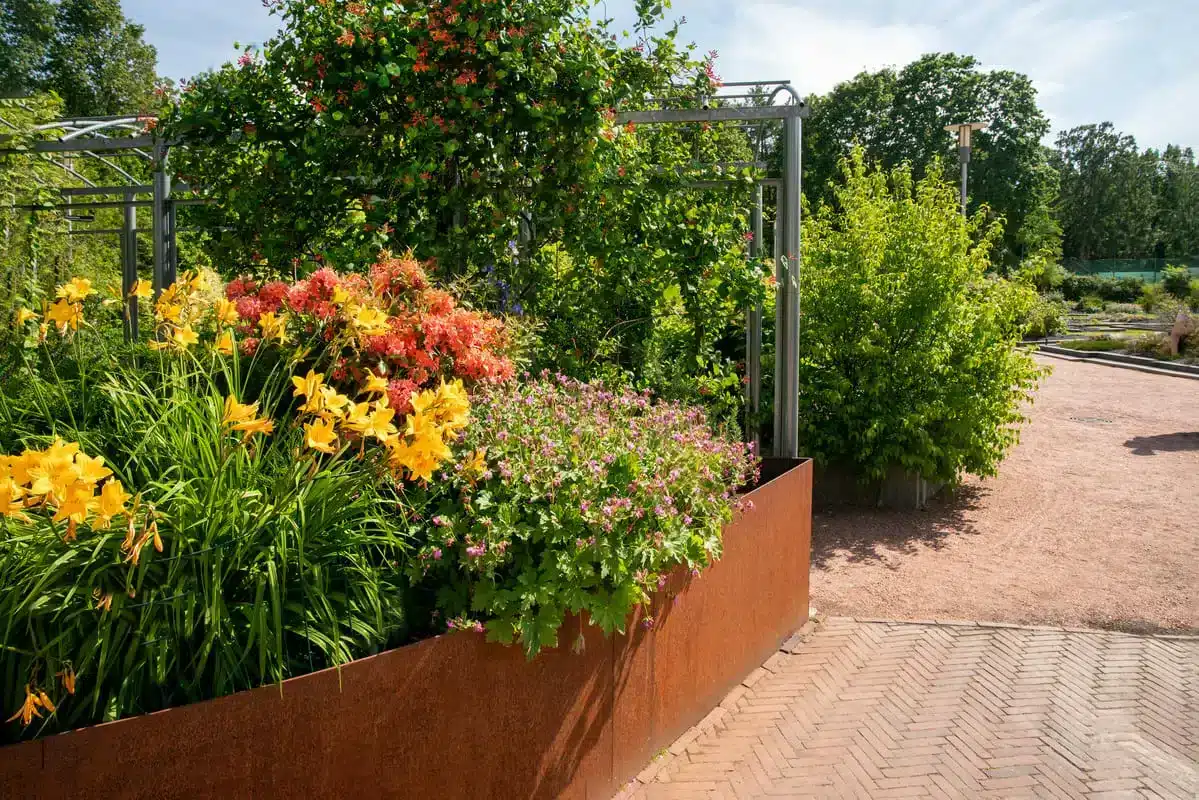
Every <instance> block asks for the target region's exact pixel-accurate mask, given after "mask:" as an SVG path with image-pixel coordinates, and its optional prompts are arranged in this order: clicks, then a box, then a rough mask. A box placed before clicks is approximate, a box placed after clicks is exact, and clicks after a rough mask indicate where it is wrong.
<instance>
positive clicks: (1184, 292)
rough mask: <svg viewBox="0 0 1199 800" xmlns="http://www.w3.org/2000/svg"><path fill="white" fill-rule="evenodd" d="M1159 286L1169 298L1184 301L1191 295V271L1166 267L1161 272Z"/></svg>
mask: <svg viewBox="0 0 1199 800" xmlns="http://www.w3.org/2000/svg"><path fill="white" fill-rule="evenodd" d="M1161 286H1162V289H1163V290H1165V292H1166V294H1168V295H1170V296H1171V297H1174V298H1177V299H1179V300H1186V299H1187V298H1188V297H1189V296H1190V294H1191V271H1190V270H1189V269H1187V268H1186V267H1179V266H1169V267H1166V268H1165V270H1164V271H1163V272H1162V280H1161Z"/></svg>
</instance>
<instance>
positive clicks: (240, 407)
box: [221, 395, 258, 425]
mask: <svg viewBox="0 0 1199 800" xmlns="http://www.w3.org/2000/svg"><path fill="white" fill-rule="evenodd" d="M257 414H258V403H239V402H237V398H235V397H234V396H233V395H229V396H228V397H226V398H225V414H224V416H222V417H221V424H222V425H236V424H238V423H241V422H246V421H247V420H251V419H253V418H254V417H255V415H257Z"/></svg>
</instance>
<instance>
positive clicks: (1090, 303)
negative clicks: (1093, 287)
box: [1078, 294, 1107, 314]
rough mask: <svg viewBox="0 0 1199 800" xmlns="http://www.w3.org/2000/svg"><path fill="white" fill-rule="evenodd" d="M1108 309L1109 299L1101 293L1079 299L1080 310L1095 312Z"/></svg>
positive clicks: (1089, 312)
mask: <svg viewBox="0 0 1199 800" xmlns="http://www.w3.org/2000/svg"><path fill="white" fill-rule="evenodd" d="M1106 309H1107V301H1106V300H1104V299H1103V298H1102V297H1100V296H1099V295H1095V294H1089V295H1087V296H1086V297H1084V298H1082V299H1081V300H1079V301H1078V310H1079V311H1083V312H1086V313H1088V314H1094V313H1096V312H1099V311H1104V310H1106Z"/></svg>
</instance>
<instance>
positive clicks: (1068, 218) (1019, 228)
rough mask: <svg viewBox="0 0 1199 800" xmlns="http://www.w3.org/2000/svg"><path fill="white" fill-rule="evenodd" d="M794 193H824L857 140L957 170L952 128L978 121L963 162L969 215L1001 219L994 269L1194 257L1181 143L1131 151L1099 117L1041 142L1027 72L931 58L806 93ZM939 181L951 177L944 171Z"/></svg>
mask: <svg viewBox="0 0 1199 800" xmlns="http://www.w3.org/2000/svg"><path fill="white" fill-rule="evenodd" d="M808 103H809V105H810V107H811V110H812V116H811V118H810V119H809V120H808V121H807V122H806V124H805V129H804V143H803V144H804V193H805V196H806V197H807V198H808V200H809V201H811V202H813V204H815V203H816V202H819V201H828V200H831V199H832V197H833V192H834V185H835V178H836V177H837V173H838V167H837V164H838V161H839V160H840V159H841V158H843V157H844V156H846V155H847V154H849V152H850V151H851V149H852V148H853V146H854V145H855V144H860V145H861V146H862V147H863V148H864V149H865V152H866V155H867V158H869V159H872V160H877V161H879V162H881V163H882V164H883V166H884V167H887V168H893V167H896V166H899V165H900V164H904V163H907V164H910V165H911V166H912V167H913V169H914V170H915V171H916V174H917V175H918V176H919V175H923V174H924V172H925V171H926V170H928V169H929V168H930V166H931V165H932V164H933V162H934V161H936V160H938V159H939V160H940V161H942V162H943V163H945V164H948V165H956V164H957V158H958V156H957V143H956V139H955V137H954V136H953V135H952V134H950V133H948V132H946V131H945V130H944V126H945V125H946V124H949V123H953V122H962V121H986V122H988V123H989V124H990V127H989V128H988V129H987V130H985V131H983V132H981V133H979V134H976V136H975V139H974V142H973V144H974V155H973V161H972V163H971V167H970V205H971V210H972V211H974V210H977V209H978V208H980V207H982V206H984V205H985V206H986V207H987V208H988V209H990V214H991V216H992V217H994V218H1002V220H1003V222H1004V235H1003V240H1002V242H1000V243H998V245H997V249H996V253H995V256H996V258H997V260H998V262H999V263H1000V264H1001V265H1002V266H1003V267H1005V268H1009V269H1010V268H1012V267H1014V266H1016V265H1017V264H1019V263H1020V262H1022V261H1024V260H1026V259H1028V258H1031V257H1034V256H1041V257H1048V258H1049V259H1050V260H1055V261H1056V260H1057V259H1058V258H1059V257H1064V258H1066V259H1071V258H1074V259H1083V260H1089V259H1105V258H1154V257H1156V258H1164V259H1183V258H1189V257H1194V256H1197V255H1199V165H1197V164H1196V162H1195V154H1194V151H1193V150H1192V149H1191V148H1190V147H1182V146H1179V145H1173V144H1172V145H1169V146H1167V147H1166V149H1165V150H1156V149H1152V148H1150V149H1147V150H1143V151H1142V150H1140V149H1139V148H1138V147H1137V143H1136V139H1135V138H1134V137H1133V136H1131V135H1128V134H1124V133H1121V132H1119V131H1117V130H1115V129H1114V128H1113V126H1112V124H1111V123H1110V122H1104V123H1101V124H1093V125H1081V126H1078V127H1075V128H1072V129H1070V130H1067V131H1064V132H1062V133H1060V134H1059V135H1058V136H1057V139H1056V146H1055V147H1047V146H1045V145H1044V141H1045V139H1046V137H1047V136H1048V135H1049V131H1050V124H1049V120H1048V119H1047V118H1046V116H1045V114H1044V112H1043V111H1042V110H1041V109H1040V107H1039V106H1038V105H1037V100H1036V89H1035V87H1034V86H1033V83H1032V81H1031V80H1030V79H1029V78H1028V76H1026V75H1022V74H1020V73H1017V72H1013V71H1011V70H989V71H988V70H984V69H982V68H981V66H980V64H979V63H978V61H977V60H975V59H974V58H973V57H971V56H962V55H954V54H945V53H937V54H930V55H926V56H923V57H922V58H919V59H917V60H916V61H914V62H912V63H911V64H909V65H907V66H906V67H903V68H902V69H892V68H888V69H883V70H879V71H877V72H863V73H861V74H859V75H857V76H856V77H854V78H852V79H851V80H848V81H845V82H843V83H840V84H838V85H837V86H836V87H834V88H833V90H832V91H830V92H829V93H828V94H825V95H813V96H811V97H809V98H808ZM950 173H951V174H950V177H951V178H956V172H955V171H953V170H950Z"/></svg>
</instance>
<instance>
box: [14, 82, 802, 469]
mask: <svg viewBox="0 0 1199 800" xmlns="http://www.w3.org/2000/svg"><path fill="white" fill-rule="evenodd" d="M732 88H736V89H744V90H747V91H743V92H739V93H735V94H727V93H726V94H720V93H719V92H717V93H715V94H712V95H710V96H700V97H695V96H689V97H688V96H678V97H666V98H651V99H650V100H648V101H647V104H648V105H657V106H660V107H659V108H652V109H648V110H637V111H623V112H618V113H617V114H616V121H617V122H618V123H619V124H627V123H630V122H632V123H634V124H641V125H670V124H687V123H719V122H740V123H744V124H747V125H751V126H752V125H761V124H763V123H767V122H772V121H782V122H783V129H784V133H783V148H782V150H783V175H782V177H781V178H761V179H758V180H756V181H755V183H754V192H753V197H752V204H751V227H752V232H753V241H752V242H751V244H750V256H751V257H752V258H760V257H761V248H762V227H763V223H762V189H763V187H764V186H771V187H774V188H775V189H776V190H777V192H778V203H777V215H776V218H775V236H774V261H775V277H776V279H777V281H778V289H777V294H776V297H775V318H776V330H775V387H774V455H776V456H779V457H783V458H796V457H798V456H799V311H800V309H799V302H800V296H799V280H800V223H801V220H800V216H801V210H800V191H801V178H800V167H801V163H800V159H801V147H800V145H801V141H802V136H803V119H804V118H805V117H807V116H808V108H807V106H806V105H805V103H804V102H803V99H802V98H801V97H800V96H799V93H798V92H797V91H796V90H795V89H794V88H793V87H792V86H791V83H790V81H741V82H730V83H726V84H724V85H723V86H722V89H732ZM780 94H782V95H787V97H788V102H787V104H785V105H774V101H775V99H776V98H777V97H778V96H779V95H780ZM761 98H764V99H765V104H764V105H756V106H745V105H728V103H730V102H732V101H736V100H745V99H761ZM688 105H689V106H691V107H672V106H688ZM150 120H155V121H156V118H155V117H152V116H128V115H126V116H111V117H78V118H72V119H64V120H58V121H56V122H52V123H48V124H44V125H39V126H37V127H36V128H35V131H43V132H51V131H54V132H58V135H57V136H56V137H55V138H54V139H50V140H47V141H41V142H34V143H33V144H32V145H31V147H30V148H29V150H30V151H32V152H34V153H42V154H57V153H77V154H81V155H83V156H84V157H88V158H93V159H96V160H98V161H100V162H101V163H103V164H105V165H106V166H108V167H109V168H110V169H112V170H113V171H114V172H116V173H117V174H118V175H121V176H123V177H124V178H126V180H127V183H125V184H119V185H111V186H95V185H92V184H91V182H90V181H89V180H87V179H86V178H84V177H83V176H82V175H80V174H79V173H78V172H76V171H74V170H73V169H72V168H70V167H69V166H68V165H66V164H59V163H57V162H54V161H52V160H51V163H55V164H56V165H57V166H58V167H60V168H62V169H63V170H64V171H66V172H67V173H68V174H71V175H72V176H73V177H75V178H76V179H78V180H80V181H81V182H82V183H85V184H88V185H86V186H83V187H69V188H59V190H58V191H59V194H60V195H61V196H62V198H63V202H62V203H60V204H57V205H54V206H52V207H51V208H54V209H58V210H63V211H65V212H66V213H67V214H70V213H72V212H77V211H85V210H87V209H99V208H120V209H123V211H124V221H123V225H122V226H121V227H120V228H109V229H94V230H80V231H69V233H71V234H72V235H79V234H89V235H100V234H110V235H111V234H115V235H119V236H120V240H121V248H120V251H121V288H122V292H123V295H124V296H125V298H126V312H125V319H126V335H127V336H129V337H131V338H136V337H137V335H138V306H137V300H136V298H132V297H130V293H131V292H132V289H133V287H134V284H135V283H136V281H137V279H138V278H137V236H138V234H139V233H141V232H142V231H147V230H148V232H149V234H150V237H151V241H152V243H153V250H154V272H153V286H154V294H155V297H157V296H158V294H159V293H160V292H161V291H162V290H163V289H164V288H166V287H168V286H170V285H171V284H173V283H174V282H175V280H176V278H177V276H178V266H179V262H178V249H177V244H176V233H177V231H178V227H177V218H176V207H177V206H179V205H187V204H191V203H198V202H203V201H201V200H194V199H176V198H174V197H173V196H172V186H171V178H170V173H169V172H168V171H167V158H168V154H169V151H170V144H169V143H168V142H166V141H164V140H163V139H162V138H161V137H160V136H157V135H154V134H151V133H148V132H147V125H146V123H147V122H148V121H150ZM0 124H4V125H6V126H7V127H9V128H15V126H13V125H11V124H10V123H8V122H7V121H6V120H3V119H2V118H0ZM2 144H3V140H2V139H0V145H2ZM0 152H8V153H12V152H18V151H14V150H11V149H8V150H4V149H3V148H0ZM101 154H107V155H101ZM117 157H134V158H138V159H140V160H142V161H143V162H146V163H148V164H149V165H150V168H151V182H150V183H149V184H144V183H142V182H141V181H139V180H138V179H137V178H135V176H133V175H132V174H130V173H129V172H128V171H126V170H124V169H123V168H121V167H120V166H119V165H118V164H117V163H115V162H114V161H113V160H112V159H114V158H117ZM725 166H728V165H725ZM733 166H736V165H733ZM745 166H760V165H757V164H750V165H745ZM739 183H740V182H738V181H731V180H723V181H722V180H715V181H693V182H691V183H690V184H688V185H689V186H692V187H694V188H721V187H730V186H734V185H737V184H739ZM180 188H186V187H180ZM146 195H149V199H148V200H147V199H138V198H139V197H143V198H144V197H145V196H146ZM81 197H98V198H101V199H99V200H94V201H86V202H77V201H76V198H81ZM110 197H115V198H120V199H117V200H107V199H104V198H110ZM44 207H45V206H38V208H44ZM139 208H147V209H149V212H150V226H149V228H148V229H146V228H139V226H138V209H139ZM746 376H747V379H748V380H747V385H746V404H747V409H748V413H749V414H750V415H755V416H756V414H757V413H758V412H759V411H760V409H761V383H762V308H761V306H760V305H759V306H758V307H756V308H750V309H747V311H746ZM750 427H751V426H749V425H747V437H748V438H750V439H751V440H752V441H755V442H756V441H757V440H758V435H757V432H756V431H752V430H749V429H750Z"/></svg>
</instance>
